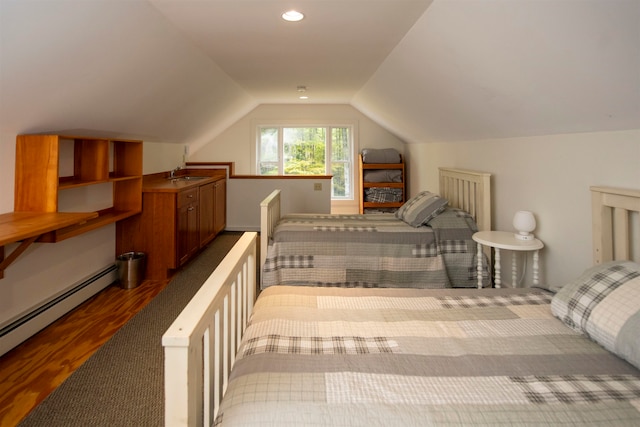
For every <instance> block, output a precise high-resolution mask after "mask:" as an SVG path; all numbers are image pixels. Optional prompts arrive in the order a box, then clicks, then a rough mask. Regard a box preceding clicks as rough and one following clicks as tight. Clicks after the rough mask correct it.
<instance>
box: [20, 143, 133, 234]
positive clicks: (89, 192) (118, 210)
mask: <svg viewBox="0 0 640 427" xmlns="http://www.w3.org/2000/svg"><path fill="white" fill-rule="evenodd" d="M14 210H15V211H16V212H41V213H44V212H97V214H98V215H97V216H96V217H95V218H93V219H90V220H88V221H86V222H83V223H82V224H76V225H72V226H68V227H64V228H61V229H58V230H54V231H51V232H48V233H46V234H44V235H42V236H40V238H39V239H38V241H41V242H58V241H61V240H64V239H68V238H70V237H73V236H77V235H79V234H81V233H85V232H87V231H90V230H93V229H96V228H98V227H102V226H104V225H106V224H111V223H114V222H117V221H120V220H122V219H124V218H128V217H130V216H132V215H135V214H137V213H139V212H140V211H141V210H142V141H138V140H125V139H109V138H98V137H85V136H73V135H59V134H52V135H18V137H17V138H16V174H15V202H14Z"/></svg>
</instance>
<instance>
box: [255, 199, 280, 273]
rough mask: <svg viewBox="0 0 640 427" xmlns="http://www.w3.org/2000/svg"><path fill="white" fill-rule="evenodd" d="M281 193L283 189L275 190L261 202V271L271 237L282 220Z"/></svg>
mask: <svg viewBox="0 0 640 427" xmlns="http://www.w3.org/2000/svg"><path fill="white" fill-rule="evenodd" d="M280 193H281V190H279V189H276V190H273V192H272V193H271V194H269V195H268V196H267V197H266V198H265V199H264V200H263V201H262V202H260V271H262V267H264V262H265V260H266V259H267V248H268V247H269V239H271V237H273V230H274V229H275V228H276V224H277V223H278V221H279V220H280V214H281V210H280Z"/></svg>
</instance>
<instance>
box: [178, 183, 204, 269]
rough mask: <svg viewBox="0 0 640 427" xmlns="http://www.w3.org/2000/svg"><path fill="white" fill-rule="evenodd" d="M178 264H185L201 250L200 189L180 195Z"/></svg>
mask: <svg viewBox="0 0 640 427" xmlns="http://www.w3.org/2000/svg"><path fill="white" fill-rule="evenodd" d="M176 225H177V236H176V237H177V239H176V240H177V242H176V243H177V245H176V246H177V247H178V251H177V257H178V264H179V265H182V264H184V263H185V262H186V261H187V260H188V259H189V258H190V257H191V256H192V255H193V254H195V253H196V252H197V251H198V249H199V248H200V234H199V231H198V230H199V228H200V227H199V223H198V189H197V188H194V189H192V190H187V191H183V192H181V193H179V194H178V218H177V224H176Z"/></svg>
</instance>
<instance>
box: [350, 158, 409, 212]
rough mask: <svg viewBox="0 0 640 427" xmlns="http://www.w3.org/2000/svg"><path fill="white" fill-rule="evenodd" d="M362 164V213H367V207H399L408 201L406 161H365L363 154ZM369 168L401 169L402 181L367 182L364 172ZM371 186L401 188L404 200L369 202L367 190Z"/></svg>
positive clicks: (360, 164)
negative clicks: (366, 196) (366, 199)
mask: <svg viewBox="0 0 640 427" xmlns="http://www.w3.org/2000/svg"><path fill="white" fill-rule="evenodd" d="M359 166H360V184H361V188H360V213H365V209H390V208H391V209H397V208H399V207H400V206H402V205H403V204H404V202H405V201H406V197H407V196H406V186H405V169H404V161H402V159H401V161H400V163H364V162H363V161H362V155H360V156H359ZM367 170H400V171H401V172H400V176H401V182H365V181H364V172H365V171H367ZM369 188H399V189H401V190H402V200H401V201H399V202H388V203H378V202H367V201H365V190H366V189H369Z"/></svg>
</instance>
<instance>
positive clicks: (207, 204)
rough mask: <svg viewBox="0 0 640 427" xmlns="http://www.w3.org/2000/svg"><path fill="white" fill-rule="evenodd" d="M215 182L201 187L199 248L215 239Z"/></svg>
mask: <svg viewBox="0 0 640 427" xmlns="http://www.w3.org/2000/svg"><path fill="white" fill-rule="evenodd" d="M215 184H216V183H215V182H211V183H209V184H204V185H201V186H200V188H199V191H200V196H199V197H200V199H199V205H200V247H202V246H204V245H206V244H207V243H209V242H210V241H211V240H213V238H214V237H215V229H214V204H215V198H214V196H215V194H214V192H215V188H214V185H215Z"/></svg>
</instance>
